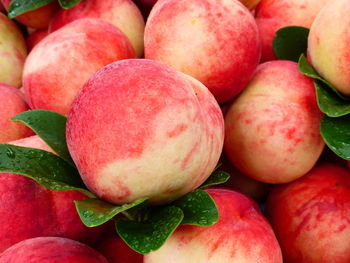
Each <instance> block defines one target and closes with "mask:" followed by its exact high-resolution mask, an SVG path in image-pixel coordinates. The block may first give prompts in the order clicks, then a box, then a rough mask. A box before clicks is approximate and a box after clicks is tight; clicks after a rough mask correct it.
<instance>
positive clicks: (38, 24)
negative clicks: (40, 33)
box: [1, 0, 58, 29]
mask: <svg viewBox="0 0 350 263" xmlns="http://www.w3.org/2000/svg"><path fill="white" fill-rule="evenodd" d="M11 1H12V0H1V3H2V4H3V5H4V7H5V8H6V10H8V9H9V7H10V3H11ZM57 9H58V4H57V1H52V2H51V3H49V4H47V5H44V6H42V7H39V8H37V9H34V10H32V11H29V12H26V13H24V14H22V15H19V16H17V17H16V18H15V20H16V21H18V22H20V23H21V24H23V25H25V26H28V27H32V28H39V29H45V28H48V26H49V22H50V20H51V18H52V16H53V14H54V13H55V12H56V10H57Z"/></svg>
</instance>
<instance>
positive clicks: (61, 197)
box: [0, 136, 105, 253]
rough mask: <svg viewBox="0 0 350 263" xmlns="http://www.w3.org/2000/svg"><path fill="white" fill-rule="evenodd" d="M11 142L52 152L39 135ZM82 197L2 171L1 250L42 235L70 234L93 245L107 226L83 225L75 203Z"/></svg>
mask: <svg viewBox="0 0 350 263" xmlns="http://www.w3.org/2000/svg"><path fill="white" fill-rule="evenodd" d="M10 144H13V145H17V146H22V147H30V148H36V149H41V150H45V151H50V152H52V150H51V149H50V148H49V146H47V145H46V144H45V142H43V141H42V140H41V139H40V138H39V137H38V136H32V137H28V138H25V139H21V140H17V141H14V142H10ZM82 199H86V196H84V195H83V194H81V193H79V192H77V191H52V190H48V189H46V188H44V187H42V186H40V185H39V184H37V183H36V182H35V181H34V180H31V179H29V178H26V177H24V176H21V175H17V174H9V173H7V174H3V173H0V203H1V206H0V253H1V252H2V251H4V250H5V249H7V248H8V247H10V246H12V245H14V244H16V243H17V242H20V241H22V240H25V239H28V238H33V237H39V236H60V237H67V238H71V239H75V240H78V241H81V242H84V243H87V244H91V245H93V244H94V243H95V242H96V240H97V239H98V238H99V237H100V236H101V235H102V234H103V233H104V231H105V228H104V227H99V228H97V229H96V228H87V227H86V226H84V225H83V223H82V222H81V220H80V218H79V216H78V214H77V212H76V210H75V205H74V203H73V200H82Z"/></svg>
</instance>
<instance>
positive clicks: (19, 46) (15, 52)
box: [0, 13, 27, 88]
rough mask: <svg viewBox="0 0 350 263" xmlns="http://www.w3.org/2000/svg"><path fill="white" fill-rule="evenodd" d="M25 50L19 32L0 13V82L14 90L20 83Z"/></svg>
mask: <svg viewBox="0 0 350 263" xmlns="http://www.w3.org/2000/svg"><path fill="white" fill-rule="evenodd" d="M26 56H27V49H26V44H25V40H24V37H23V35H22V32H21V30H20V29H19V28H18V27H17V25H16V24H15V23H13V22H12V21H11V20H10V19H9V18H8V17H6V15H4V14H2V13H0V68H1V71H0V82H1V83H5V84H8V85H11V86H14V87H16V88H19V87H20V86H21V83H22V71H23V65H24V60H25V58H26Z"/></svg>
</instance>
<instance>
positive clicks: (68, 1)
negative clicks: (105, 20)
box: [58, 0, 81, 9]
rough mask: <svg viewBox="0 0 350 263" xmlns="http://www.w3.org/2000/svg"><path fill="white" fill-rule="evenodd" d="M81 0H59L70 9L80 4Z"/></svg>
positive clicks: (64, 6)
mask: <svg viewBox="0 0 350 263" xmlns="http://www.w3.org/2000/svg"><path fill="white" fill-rule="evenodd" d="M80 1H81V0H58V3H59V4H60V6H61V7H62V8H64V9H69V8H72V7H74V6H75V5H76V4H78V3H79V2H80Z"/></svg>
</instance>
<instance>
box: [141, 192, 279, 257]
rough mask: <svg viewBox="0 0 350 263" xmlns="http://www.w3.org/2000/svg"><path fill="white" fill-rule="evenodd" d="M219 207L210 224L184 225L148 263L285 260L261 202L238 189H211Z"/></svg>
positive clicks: (152, 253) (153, 253) (211, 193)
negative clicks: (217, 216)
mask: <svg viewBox="0 0 350 263" xmlns="http://www.w3.org/2000/svg"><path fill="white" fill-rule="evenodd" d="M207 192H208V193H209V194H210V195H211V197H212V198H213V199H214V201H215V203H216V205H217V207H218V210H219V221H218V222H217V223H216V224H215V225H213V226H210V227H199V226H190V225H187V226H180V227H178V228H177V229H176V230H175V232H174V233H173V234H172V236H171V237H170V238H169V239H168V240H167V241H166V243H165V244H164V245H163V246H162V247H161V248H160V249H159V250H157V251H155V252H151V253H149V254H147V255H145V256H144V262H145V263H159V262H167V263H192V262H193V263H198V262H206V263H217V262H220V263H232V262H239V263H252V262H264V263H265V262H268V263H277V262H278V263H282V254H281V249H280V247H279V245H278V242H277V240H276V237H275V234H274V233H273V230H272V228H271V226H270V224H269V223H268V221H267V220H266V219H265V218H264V216H263V215H262V214H261V212H260V209H259V207H258V206H257V204H256V203H255V202H254V201H253V200H251V199H250V198H248V197H246V196H245V195H243V194H240V193H238V192H234V191H230V190H225V189H208V190H207Z"/></svg>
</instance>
